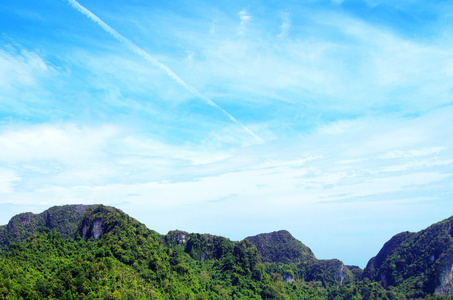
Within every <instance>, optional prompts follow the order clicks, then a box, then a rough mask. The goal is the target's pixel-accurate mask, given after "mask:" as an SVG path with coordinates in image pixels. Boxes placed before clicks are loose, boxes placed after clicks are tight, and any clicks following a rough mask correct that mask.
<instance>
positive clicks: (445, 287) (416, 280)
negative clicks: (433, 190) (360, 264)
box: [363, 217, 453, 297]
mask: <svg viewBox="0 0 453 300" xmlns="http://www.w3.org/2000/svg"><path fill="white" fill-rule="evenodd" d="M452 237H453V217H450V218H449V219H446V220H444V221H441V222H439V223H436V224H434V225H431V226H430V227H428V228H427V229H425V230H422V231H420V232H417V233H411V232H402V233H400V234H397V235H395V236H394V237H392V238H391V239H390V240H389V241H388V242H387V243H385V244H384V246H383V247H382V249H381V250H380V251H379V253H378V254H377V255H376V256H375V257H373V258H372V259H371V260H370V261H369V262H368V264H367V266H366V268H365V270H364V273H363V276H364V277H365V278H369V279H370V280H372V281H379V282H380V283H381V284H382V285H383V286H384V287H385V288H388V287H395V288H396V289H397V290H398V291H400V292H402V293H404V294H406V295H409V296H410V297H423V296H426V295H429V294H433V293H434V294H437V295H453V273H452V272H453V238H452Z"/></svg>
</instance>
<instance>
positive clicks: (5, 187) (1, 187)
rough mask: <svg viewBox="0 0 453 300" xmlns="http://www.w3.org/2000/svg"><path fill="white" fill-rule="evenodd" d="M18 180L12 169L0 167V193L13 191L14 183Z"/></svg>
mask: <svg viewBox="0 0 453 300" xmlns="http://www.w3.org/2000/svg"><path fill="white" fill-rule="evenodd" d="M20 180H21V178H20V177H18V176H17V175H16V172H14V171H13V170H8V169H3V168H0V194H11V193H13V192H14V185H15V184H16V183H17V182H18V181H20Z"/></svg>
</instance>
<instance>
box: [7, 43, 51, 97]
mask: <svg viewBox="0 0 453 300" xmlns="http://www.w3.org/2000/svg"><path fill="white" fill-rule="evenodd" d="M4 49H6V50H9V51H5V50H3V49H0V88H1V89H2V90H3V92H5V91H7V90H9V89H11V88H12V87H16V88H17V87H28V88H31V87H37V85H38V84H39V81H40V79H41V78H42V77H43V76H46V75H48V74H49V73H51V72H52V68H51V67H49V66H48V65H47V64H46V62H44V60H43V59H42V57H40V56H39V55H38V54H37V53H34V52H30V51H27V50H25V49H20V50H19V49H15V48H13V47H12V46H6V47H4Z"/></svg>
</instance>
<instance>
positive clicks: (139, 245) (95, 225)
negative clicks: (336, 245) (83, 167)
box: [0, 205, 452, 300]
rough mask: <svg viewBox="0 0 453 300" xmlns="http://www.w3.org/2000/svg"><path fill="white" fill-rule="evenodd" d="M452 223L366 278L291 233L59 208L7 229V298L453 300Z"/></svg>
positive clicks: (405, 239)
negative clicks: (179, 225)
mask: <svg viewBox="0 0 453 300" xmlns="http://www.w3.org/2000/svg"><path fill="white" fill-rule="evenodd" d="M81 211H83V212H84V213H83V214H82V215H80V212H81ZM74 214H75V215H74ZM42 215H43V216H46V219H47V221H46V222H45V223H44V225H43V223H42V220H41V219H40V218H41V216H42ZM64 218H66V219H67V220H68V222H67V223H68V228H69V229H68V228H65V226H64ZM451 224H452V223H451V222H450V221H447V222H443V223H442V222H441V223H439V224H436V225H435V226H432V227H430V228H428V229H427V230H425V231H422V232H420V233H418V234H409V233H404V234H401V235H399V236H397V237H396V238H394V239H392V240H391V241H389V243H388V244H386V245H387V247H386V248H385V249H383V250H382V251H381V252H380V253H379V254H378V256H376V257H375V258H374V259H373V260H371V261H370V263H369V266H367V270H365V272H364V273H363V274H366V275H367V276H365V277H364V279H363V280H359V278H358V277H359V276H361V274H362V271H361V270H360V269H359V268H357V267H351V269H352V271H353V272H351V271H350V270H349V269H348V268H347V267H345V266H344V265H343V263H342V262H341V261H339V260H335V259H333V260H317V259H316V258H315V257H314V255H313V253H312V252H311V250H310V249H309V248H308V247H306V246H304V245H303V244H302V243H300V242H299V241H297V240H296V239H294V238H293V237H292V236H291V235H290V234H289V233H288V232H285V231H280V232H276V233H271V234H264V235H259V236H256V237H250V238H247V239H245V240H243V241H239V242H234V241H230V240H229V239H227V238H223V237H219V236H213V235H209V234H189V233H187V232H184V231H172V232H169V233H168V234H167V235H165V236H162V235H160V234H158V233H156V232H155V231H152V230H149V229H148V228H146V226H145V225H143V224H141V223H140V222H138V221H137V220H135V219H133V218H131V217H129V216H128V215H126V214H124V213H123V212H122V211H120V210H118V209H115V208H112V207H106V206H102V205H100V206H91V207H84V208H82V207H80V206H66V207H56V208H52V210H51V212H44V213H43V214H39V215H33V214H22V215H19V216H16V217H15V218H13V219H12V221H11V222H10V224H8V226H9V228H6V227H1V228H0V236H1V239H2V241H14V240H17V241H18V242H12V243H11V244H9V245H8V249H9V250H8V251H3V253H2V256H1V257H0V299H357V300H358V299H388V300H400V299H422V298H423V297H426V299H448V298H447V297H438V298H434V297H433V296H432V291H433V288H434V287H435V286H436V285H437V283H438V282H437V281H436V280H437V279H438V278H439V274H440V271H441V269H442V268H443V267H444V265H445V262H446V261H447V260H449V259H451V257H449V256H448V255H447V254H446V253H450V252H449V251H451V250H452V249H451V244H450V242H451V241H450V240H451V239H452V238H451V235H452V229H451V227H452V226H451ZM19 229H20V230H19ZM27 230H29V231H28V232H26V231H27ZM60 230H61V231H60ZM71 230H72V232H71ZM12 233H15V234H17V235H16V237H18V238H17V239H13V238H12V235H11V234H12ZM5 236H6V237H5ZM26 236H28V238H26V239H25V240H23V239H24V237H26ZM415 256H417V257H415ZM433 258H434V259H433ZM449 262H451V261H450V260H449ZM405 266H406V267H405ZM353 273H354V274H356V275H354V274H353ZM381 274H386V275H385V276H388V277H387V278H388V279H387V285H385V284H383V282H381V283H382V285H381V284H380V283H379V282H378V281H379V280H376V279H375V278H374V277H376V276H381ZM369 277H372V278H369ZM450 299H451V298H450Z"/></svg>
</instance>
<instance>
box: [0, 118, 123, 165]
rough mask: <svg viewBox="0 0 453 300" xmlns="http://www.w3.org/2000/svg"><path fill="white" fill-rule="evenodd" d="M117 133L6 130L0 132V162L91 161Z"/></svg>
mask: <svg viewBox="0 0 453 300" xmlns="http://www.w3.org/2000/svg"><path fill="white" fill-rule="evenodd" d="M117 134H118V131H117V129H116V128H114V127H113V126H104V127H99V128H96V129H95V130H93V129H91V128H83V127H77V126H76V125H73V124H62V125H33V126H27V127H17V128H6V129H3V130H2V131H1V132H0V145H2V147H0V162H2V163H3V164H15V163H24V162H32V161H40V160H56V161H60V162H62V163H65V164H75V163H78V162H79V161H84V160H85V161H86V160H94V159H96V158H98V157H99V154H100V152H101V151H104V150H105V149H106V148H107V146H108V145H107V140H108V139H110V138H112V137H114V136H115V135H117Z"/></svg>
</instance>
